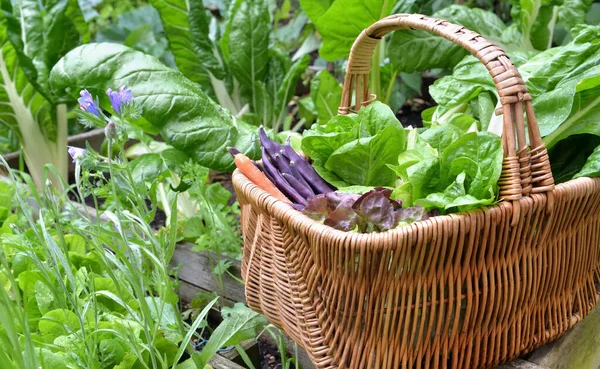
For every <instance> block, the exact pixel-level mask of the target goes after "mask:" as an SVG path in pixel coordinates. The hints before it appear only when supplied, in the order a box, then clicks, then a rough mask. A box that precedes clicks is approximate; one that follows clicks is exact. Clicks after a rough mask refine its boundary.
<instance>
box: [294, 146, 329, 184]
mask: <svg viewBox="0 0 600 369" xmlns="http://www.w3.org/2000/svg"><path fill="white" fill-rule="evenodd" d="M284 149H285V152H286V153H287V155H288V157H289V158H290V161H293V162H294V163H295V165H296V168H298V171H299V172H300V173H301V174H302V177H304V179H305V180H306V182H308V184H310V186H311V187H312V188H313V189H314V190H315V193H316V194H319V193H329V192H333V191H334V188H333V187H332V186H331V185H330V184H329V183H327V182H325V180H324V179H323V178H321V176H320V175H319V173H317V171H316V170H315V168H313V167H312V165H310V164H309V163H308V161H306V160H305V159H304V158H303V157H301V156H300V155H298V153H297V152H295V151H294V149H293V148H292V146H291V145H289V144H288V143H286V145H285V146H284Z"/></svg>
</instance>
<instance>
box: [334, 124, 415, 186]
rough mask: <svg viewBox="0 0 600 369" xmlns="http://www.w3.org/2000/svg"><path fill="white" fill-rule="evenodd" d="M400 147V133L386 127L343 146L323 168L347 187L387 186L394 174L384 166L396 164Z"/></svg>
mask: <svg viewBox="0 0 600 369" xmlns="http://www.w3.org/2000/svg"><path fill="white" fill-rule="evenodd" d="M404 143H405V134H404V131H401V130H399V129H398V128H396V127H393V126H388V127H387V128H385V129H384V130H382V131H380V132H379V133H378V134H377V135H375V136H372V137H368V138H360V139H358V140H354V141H351V142H349V143H347V144H345V145H343V146H342V147H340V148H339V149H337V150H336V151H335V152H334V153H333V154H332V155H331V156H330V157H329V159H327V162H326V163H325V168H326V169H328V170H330V171H332V172H334V173H335V174H336V175H337V176H339V177H340V178H341V179H342V180H343V181H345V182H346V183H348V184H351V185H361V186H391V185H393V184H394V182H395V181H396V174H395V173H394V172H393V171H392V170H391V169H390V168H388V166H387V165H388V164H395V163H396V162H397V160H398V154H400V153H401V152H402V151H404Z"/></svg>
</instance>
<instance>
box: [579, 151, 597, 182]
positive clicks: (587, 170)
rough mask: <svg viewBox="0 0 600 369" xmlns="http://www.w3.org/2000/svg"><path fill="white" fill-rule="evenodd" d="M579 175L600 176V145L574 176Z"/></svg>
mask: <svg viewBox="0 0 600 369" xmlns="http://www.w3.org/2000/svg"><path fill="white" fill-rule="evenodd" d="M579 177H600V146H598V147H596V149H595V150H594V152H593V153H592V155H590V156H589V158H588V159H587V161H586V163H585V165H584V166H583V168H582V169H581V171H579V173H577V174H575V176H574V177H573V178H579Z"/></svg>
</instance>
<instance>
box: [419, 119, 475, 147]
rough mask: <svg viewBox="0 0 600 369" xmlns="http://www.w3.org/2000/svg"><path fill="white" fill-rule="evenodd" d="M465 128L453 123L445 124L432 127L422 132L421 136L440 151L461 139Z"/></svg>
mask: <svg viewBox="0 0 600 369" xmlns="http://www.w3.org/2000/svg"><path fill="white" fill-rule="evenodd" d="M465 132H466V131H465V130H463V129H460V128H459V127H457V126H455V125H452V124H444V125H441V126H437V127H431V128H429V129H428V130H426V131H425V132H423V133H422V135H421V137H423V138H424V139H425V141H427V142H428V143H429V144H430V145H431V147H433V148H435V149H437V150H438V152H439V153H442V152H444V150H445V149H446V148H447V147H448V146H450V145H451V144H452V143H453V142H454V141H457V140H458V139H460V138H461V137H462V136H463V135H464V134H465Z"/></svg>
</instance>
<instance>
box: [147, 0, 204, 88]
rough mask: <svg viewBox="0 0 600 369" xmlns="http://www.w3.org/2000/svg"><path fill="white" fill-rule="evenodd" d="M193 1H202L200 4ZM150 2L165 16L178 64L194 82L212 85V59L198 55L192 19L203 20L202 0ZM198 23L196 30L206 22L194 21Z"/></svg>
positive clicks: (163, 19) (166, 27) (180, 69)
mask: <svg viewBox="0 0 600 369" xmlns="http://www.w3.org/2000/svg"><path fill="white" fill-rule="evenodd" d="M191 3H199V5H198V4H191ZM150 4H152V6H153V7H154V8H155V9H156V10H158V13H159V14H160V18H161V19H162V22H163V25H164V28H165V34H166V36H167V39H168V40H169V45H170V46H171V51H172V52H173V55H174V57H175V63H176V64H177V68H178V69H179V71H181V73H183V75H184V76H186V77H187V78H189V79H190V80H192V81H193V82H196V83H199V84H200V85H202V86H204V87H205V88H207V87H208V86H210V78H209V76H208V73H207V69H208V67H209V66H213V64H212V60H209V62H208V63H207V64H205V61H204V60H202V59H201V56H200V55H198V53H197V50H196V48H195V46H196V45H195V41H194V39H193V36H192V26H191V25H190V22H191V20H192V19H194V20H196V21H197V22H199V19H201V18H202V15H201V13H200V12H201V11H203V9H198V7H202V1H201V0H190V2H188V1H186V0H151V1H150ZM191 7H194V13H193V15H192V14H191V9H190V8H191ZM194 27H197V28H195V31H199V30H200V29H202V27H203V26H202V24H201V22H199V24H196V25H194ZM196 33H198V32H196ZM200 33H201V32H200ZM199 42H200V44H203V42H202V41H199ZM203 51H205V50H203ZM203 55H206V54H203ZM213 57H214V56H213Z"/></svg>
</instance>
